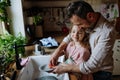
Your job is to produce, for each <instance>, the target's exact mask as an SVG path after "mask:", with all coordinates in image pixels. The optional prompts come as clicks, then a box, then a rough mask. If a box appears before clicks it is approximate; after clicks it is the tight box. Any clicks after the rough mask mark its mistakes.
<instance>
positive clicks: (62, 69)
mask: <svg viewBox="0 0 120 80" xmlns="http://www.w3.org/2000/svg"><path fill="white" fill-rule="evenodd" d="M68 72H78V73H80V70H79V66H78V65H75V64H65V63H61V64H59V65H58V66H55V67H54V70H53V73H57V74H62V73H68Z"/></svg>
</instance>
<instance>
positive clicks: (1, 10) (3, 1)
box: [0, 0, 11, 23]
mask: <svg viewBox="0 0 120 80" xmlns="http://www.w3.org/2000/svg"><path fill="white" fill-rule="evenodd" d="M8 6H11V4H10V0H0V21H3V22H5V23H8V22H9V21H10V20H9V18H8V14H7V10H6V8H7V7H8Z"/></svg>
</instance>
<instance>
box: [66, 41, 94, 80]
mask: <svg viewBox="0 0 120 80" xmlns="http://www.w3.org/2000/svg"><path fill="white" fill-rule="evenodd" d="M66 55H67V56H68V58H70V57H72V59H73V60H74V62H75V64H77V65H79V64H80V63H82V62H84V61H87V60H88V59H89V57H90V51H89V50H88V49H86V48H84V47H82V46H81V45H80V46H75V44H74V42H70V43H69V44H68V46H67V48H66ZM80 80H93V77H92V75H91V74H88V75H84V74H82V77H81V79H80Z"/></svg>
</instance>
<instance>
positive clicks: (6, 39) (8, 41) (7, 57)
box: [0, 33, 26, 74]
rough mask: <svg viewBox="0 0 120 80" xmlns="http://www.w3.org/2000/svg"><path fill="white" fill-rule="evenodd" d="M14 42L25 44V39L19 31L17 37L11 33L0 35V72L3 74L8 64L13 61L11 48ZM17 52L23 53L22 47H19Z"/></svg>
mask: <svg viewBox="0 0 120 80" xmlns="http://www.w3.org/2000/svg"><path fill="white" fill-rule="evenodd" d="M15 43H16V44H17V45H22V44H25V43H26V39H25V37H23V36H22V35H21V33H19V34H18V36H17V37H15V36H13V35H11V34H2V35H0V60H1V61H0V74H2V73H4V74H5V70H6V68H7V67H8V65H9V64H10V63H11V62H14V61H15V49H14V48H13V46H14V44H15ZM18 53H20V54H21V55H23V53H24V48H23V47H21V48H19V49H18Z"/></svg>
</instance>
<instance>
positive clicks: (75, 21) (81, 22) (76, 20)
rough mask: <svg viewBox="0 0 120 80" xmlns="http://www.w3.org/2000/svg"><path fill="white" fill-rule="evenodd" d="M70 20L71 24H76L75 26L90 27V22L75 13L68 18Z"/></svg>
mask: <svg viewBox="0 0 120 80" xmlns="http://www.w3.org/2000/svg"><path fill="white" fill-rule="evenodd" d="M70 21H71V23H72V24H73V25H76V26H78V27H81V28H89V27H90V22H89V21H88V20H86V19H82V18H80V17H78V16H76V15H73V16H72V17H71V18H70Z"/></svg>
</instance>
